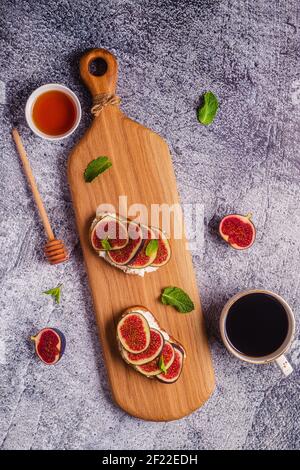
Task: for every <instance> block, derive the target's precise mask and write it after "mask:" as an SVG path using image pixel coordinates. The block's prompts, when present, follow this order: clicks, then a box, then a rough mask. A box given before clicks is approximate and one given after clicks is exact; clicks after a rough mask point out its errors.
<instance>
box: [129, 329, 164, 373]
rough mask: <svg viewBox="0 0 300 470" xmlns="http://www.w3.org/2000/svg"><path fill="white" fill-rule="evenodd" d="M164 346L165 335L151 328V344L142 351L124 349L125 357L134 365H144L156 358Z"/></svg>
mask: <svg viewBox="0 0 300 470" xmlns="http://www.w3.org/2000/svg"><path fill="white" fill-rule="evenodd" d="M163 346H164V337H163V335H162V334H161V333H160V331H158V330H156V329H154V328H150V344H149V346H148V348H147V349H146V350H145V351H144V352H141V353H138V354H133V353H131V352H128V351H126V350H123V351H122V355H123V358H124V359H125V361H126V362H128V363H129V364H133V365H137V366H139V365H142V364H146V363H147V362H151V361H153V360H154V359H156V358H157V357H158V356H159V355H160V353H161V352H162V349H163Z"/></svg>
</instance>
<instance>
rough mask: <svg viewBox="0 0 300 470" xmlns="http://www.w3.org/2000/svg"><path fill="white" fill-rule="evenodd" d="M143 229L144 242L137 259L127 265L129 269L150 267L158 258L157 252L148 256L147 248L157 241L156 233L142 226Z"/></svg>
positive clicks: (136, 256)
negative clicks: (153, 241)
mask: <svg viewBox="0 0 300 470" xmlns="http://www.w3.org/2000/svg"><path fill="white" fill-rule="evenodd" d="M141 228H142V232H143V242H142V245H141V247H140V249H139V251H138V252H137V254H136V255H135V257H134V258H133V259H132V261H130V262H129V263H128V264H127V266H128V267H129V268H135V269H142V268H146V267H147V266H150V264H152V262H153V261H154V260H155V258H156V254H157V251H154V252H153V253H152V254H149V253H148V254H147V246H148V245H149V243H150V242H151V241H152V240H155V233H154V232H153V230H152V229H151V228H150V227H145V226H142V227H141Z"/></svg>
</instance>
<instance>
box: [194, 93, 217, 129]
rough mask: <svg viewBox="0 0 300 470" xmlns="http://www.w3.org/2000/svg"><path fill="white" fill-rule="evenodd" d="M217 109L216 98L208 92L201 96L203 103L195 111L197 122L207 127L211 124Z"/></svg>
mask: <svg viewBox="0 0 300 470" xmlns="http://www.w3.org/2000/svg"><path fill="white" fill-rule="evenodd" d="M218 107H219V103H218V98H217V97H216V96H215V95H214V94H213V93H212V92H211V91H208V92H206V93H204V95H203V103H202V104H201V106H199V108H198V109H197V117H198V121H199V122H200V123H201V124H204V126H208V125H209V124H211V123H212V122H213V120H214V119H215V116H216V114H217V111H218Z"/></svg>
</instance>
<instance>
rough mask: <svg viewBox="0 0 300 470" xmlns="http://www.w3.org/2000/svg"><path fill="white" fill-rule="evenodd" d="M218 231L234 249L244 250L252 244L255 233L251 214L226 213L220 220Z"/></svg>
mask: <svg viewBox="0 0 300 470" xmlns="http://www.w3.org/2000/svg"><path fill="white" fill-rule="evenodd" d="M219 232H220V235H221V237H222V238H223V240H225V241H226V242H227V243H228V244H229V245H230V246H232V247H233V248H235V249H236V250H245V249H246V248H249V247H250V246H251V245H253V243H254V240H255V234H256V230H255V227H254V225H253V223H252V221H251V214H248V215H246V216H243V215H239V214H231V215H227V216H226V217H224V218H223V219H222V220H221V222H220V225H219Z"/></svg>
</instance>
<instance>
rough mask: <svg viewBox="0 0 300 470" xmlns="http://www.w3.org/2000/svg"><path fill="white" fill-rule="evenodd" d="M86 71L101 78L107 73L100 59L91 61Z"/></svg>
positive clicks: (104, 63) (104, 62) (102, 60)
mask: <svg viewBox="0 0 300 470" xmlns="http://www.w3.org/2000/svg"><path fill="white" fill-rule="evenodd" d="M88 69H89V72H90V74H91V75H94V76H95V77H101V76H102V75H104V74H105V73H106V71H107V63H106V61H105V60H104V59H102V58H101V57H99V58H98V59H92V60H91V61H90V63H89V66H88Z"/></svg>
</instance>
